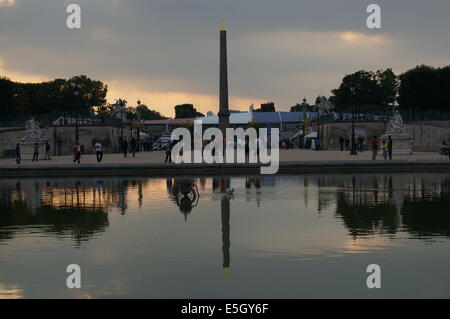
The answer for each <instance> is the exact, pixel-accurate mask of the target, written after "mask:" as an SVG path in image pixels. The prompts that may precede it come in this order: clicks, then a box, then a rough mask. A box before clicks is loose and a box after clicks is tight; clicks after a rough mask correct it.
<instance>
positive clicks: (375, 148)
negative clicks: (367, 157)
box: [371, 135, 393, 161]
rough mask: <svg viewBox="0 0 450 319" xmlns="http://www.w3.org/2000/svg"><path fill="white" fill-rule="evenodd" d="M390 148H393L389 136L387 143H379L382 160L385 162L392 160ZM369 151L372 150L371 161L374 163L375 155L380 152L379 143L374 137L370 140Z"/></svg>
mask: <svg viewBox="0 0 450 319" xmlns="http://www.w3.org/2000/svg"><path fill="white" fill-rule="evenodd" d="M392 148H393V141H392V138H391V137H390V136H389V137H388V141H387V143H386V141H383V142H382V143H381V150H382V151H383V159H385V160H387V159H388V158H389V159H390V160H392ZM371 149H372V160H374V161H375V160H376V159H377V155H378V152H379V150H380V141H379V140H378V138H377V137H376V135H374V136H373V138H372V145H371Z"/></svg>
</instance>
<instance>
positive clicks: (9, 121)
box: [0, 114, 128, 127]
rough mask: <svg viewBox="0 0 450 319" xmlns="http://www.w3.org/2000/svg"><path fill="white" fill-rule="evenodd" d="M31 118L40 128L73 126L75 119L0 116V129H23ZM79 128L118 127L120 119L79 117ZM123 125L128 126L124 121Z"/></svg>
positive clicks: (70, 117) (41, 116) (48, 115)
mask: <svg viewBox="0 0 450 319" xmlns="http://www.w3.org/2000/svg"><path fill="white" fill-rule="evenodd" d="M31 117H34V119H35V120H36V121H37V122H39V125H40V127H46V126H51V125H55V126H75V125H76V122H77V120H76V117H74V116H72V115H70V116H66V117H64V116H63V115H62V114H36V115H1V116H0V127H25V122H26V121H28V120H30V119H31ZM78 125H79V126H98V125H110V126H120V119H118V118H110V117H91V116H79V117H78ZM123 125H124V126H125V125H128V123H126V122H125V121H124V122H123Z"/></svg>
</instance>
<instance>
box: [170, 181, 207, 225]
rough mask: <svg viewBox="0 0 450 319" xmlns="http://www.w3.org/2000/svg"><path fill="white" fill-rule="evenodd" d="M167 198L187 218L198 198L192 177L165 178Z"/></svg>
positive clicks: (198, 194)
mask: <svg viewBox="0 0 450 319" xmlns="http://www.w3.org/2000/svg"><path fill="white" fill-rule="evenodd" d="M166 184H167V191H168V193H169V198H170V199H171V200H172V201H173V202H174V203H175V204H176V205H177V206H178V208H179V209H180V212H181V213H182V214H183V215H184V218H185V219H187V215H189V214H190V212H191V211H192V208H194V207H196V206H197V204H198V201H199V199H200V193H199V192H198V188H197V185H196V184H195V181H194V179H192V178H177V177H175V178H167V179H166Z"/></svg>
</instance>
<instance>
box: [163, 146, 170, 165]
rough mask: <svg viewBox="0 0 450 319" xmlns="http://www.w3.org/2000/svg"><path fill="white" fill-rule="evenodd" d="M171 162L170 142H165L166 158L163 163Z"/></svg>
mask: <svg viewBox="0 0 450 319" xmlns="http://www.w3.org/2000/svg"><path fill="white" fill-rule="evenodd" d="M170 162H172V142H169V143H167V147H166V160H165V161H164V163H170Z"/></svg>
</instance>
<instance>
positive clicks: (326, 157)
mask: <svg viewBox="0 0 450 319" xmlns="http://www.w3.org/2000/svg"><path fill="white" fill-rule="evenodd" d="M164 159H165V153H164V152H142V153H136V157H135V158H133V157H132V155H130V154H129V155H128V157H127V158H124V156H123V154H105V155H104V156H103V161H102V163H106V164H121V163H123V164H133V163H135V164H156V163H163V162H164ZM371 159H372V153H371V152H363V153H359V154H358V155H350V154H349V152H346V151H345V152H340V151H311V150H302V149H290V150H284V149H282V150H280V162H297V161H298V162H309V161H355V160H357V161H361V160H371ZM439 159H442V160H444V158H443V157H442V156H440V155H439V154H438V153H437V152H436V153H427V152H416V153H414V154H413V155H394V157H393V160H439ZM72 160H73V157H72V156H55V157H52V159H51V161H48V160H40V161H39V162H37V163H36V162H32V161H31V160H23V161H22V164H23V165H26V166H29V165H45V166H49V165H61V164H73V161H72ZM447 160H448V158H447ZM377 161H383V156H380V155H378V157H377ZM81 163H82V164H97V165H102V163H97V160H96V157H95V155H91V154H89V155H83V156H82V158H81ZM13 165H16V163H15V159H13V158H8V159H0V167H5V166H13Z"/></svg>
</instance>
